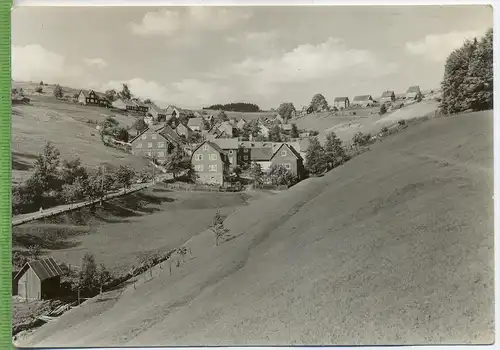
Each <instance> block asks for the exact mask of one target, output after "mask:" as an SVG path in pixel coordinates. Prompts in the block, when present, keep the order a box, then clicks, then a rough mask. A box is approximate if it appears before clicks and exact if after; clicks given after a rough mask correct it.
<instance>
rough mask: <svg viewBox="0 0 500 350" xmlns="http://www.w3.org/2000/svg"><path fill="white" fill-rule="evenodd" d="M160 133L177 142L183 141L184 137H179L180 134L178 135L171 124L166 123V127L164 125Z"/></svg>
mask: <svg viewBox="0 0 500 350" xmlns="http://www.w3.org/2000/svg"><path fill="white" fill-rule="evenodd" d="M158 133H159V134H160V135H161V136H163V137H165V138H166V139H167V140H169V141H170V142H174V143H177V144H181V143H182V139H181V138H180V137H179V135H177V133H176V132H175V131H174V130H173V129H172V128H171V127H170V126H169V125H165V126H164V127H162V128H161V129H160V130H159V132H158Z"/></svg>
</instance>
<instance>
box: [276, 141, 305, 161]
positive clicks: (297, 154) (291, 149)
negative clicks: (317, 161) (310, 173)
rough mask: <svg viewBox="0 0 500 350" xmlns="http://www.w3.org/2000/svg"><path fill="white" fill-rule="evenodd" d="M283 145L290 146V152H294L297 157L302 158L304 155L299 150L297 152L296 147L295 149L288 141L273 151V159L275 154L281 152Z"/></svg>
mask: <svg viewBox="0 0 500 350" xmlns="http://www.w3.org/2000/svg"><path fill="white" fill-rule="evenodd" d="M283 147H286V148H288V149H289V150H290V152H292V154H293V155H294V156H295V158H297V159H302V156H301V155H300V154H299V152H297V151H296V150H295V149H294V148H293V147H292V146H291V145H289V144H286V143H284V144H282V145H281V146H280V147H279V148H278V149H277V150H276V152H274V153H273V155H272V157H271V159H273V158H274V156H275V155H276V154H278V152H279V151H280V150H281V149H282V148H283Z"/></svg>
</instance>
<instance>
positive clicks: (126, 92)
mask: <svg viewBox="0 0 500 350" xmlns="http://www.w3.org/2000/svg"><path fill="white" fill-rule="evenodd" d="M120 97H121V98H123V99H124V100H130V99H131V98H132V93H131V92H130V89H129V88H128V85H127V84H123V88H122V91H121V92H120Z"/></svg>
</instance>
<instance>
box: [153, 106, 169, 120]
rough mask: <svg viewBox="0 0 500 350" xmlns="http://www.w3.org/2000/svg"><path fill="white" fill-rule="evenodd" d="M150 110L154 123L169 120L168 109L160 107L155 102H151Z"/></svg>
mask: <svg viewBox="0 0 500 350" xmlns="http://www.w3.org/2000/svg"><path fill="white" fill-rule="evenodd" d="M148 107H149V110H148V117H149V116H150V117H151V118H152V120H153V123H162V122H166V121H167V111H166V110H164V109H162V108H160V107H158V106H157V105H155V104H150V105H149V106H148Z"/></svg>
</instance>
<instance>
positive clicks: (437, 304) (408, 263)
mask: <svg viewBox="0 0 500 350" xmlns="http://www.w3.org/2000/svg"><path fill="white" fill-rule="evenodd" d="M492 128H493V113H492V112H491V111H488V112H482V113H472V114H461V115H456V116H452V117H443V118H437V119H433V120H430V121H427V122H424V123H420V124H415V125H411V126H410V127H408V128H407V129H406V130H405V131H403V132H400V133H398V134H396V135H393V136H391V137H390V138H388V139H386V140H384V142H381V143H377V144H375V145H373V146H372V149H371V151H369V152H366V153H363V154H362V155H360V156H358V157H356V158H354V159H352V160H351V161H349V162H348V163H346V164H345V165H343V166H341V167H338V168H336V169H334V170H333V171H331V172H329V173H328V174H326V175H325V176H324V177H322V178H313V179H309V180H306V181H303V182H301V183H299V184H298V185H296V186H294V187H293V188H291V189H290V190H289V191H286V192H284V193H280V194H278V195H275V196H272V197H270V198H266V199H263V200H256V201H254V202H253V203H250V204H249V205H248V206H244V207H241V208H240V209H239V210H237V211H236V212H235V213H233V214H231V215H230V216H229V217H228V218H227V219H226V221H225V225H226V227H227V228H228V229H230V232H229V235H230V236H231V237H232V239H231V240H228V241H226V242H224V243H222V244H221V245H220V246H219V247H215V246H214V242H213V236H212V235H211V233H210V232H209V231H204V232H202V233H200V234H199V235H197V236H195V237H193V238H191V239H190V240H189V241H188V242H187V243H186V245H187V246H189V247H190V248H191V249H192V251H193V255H194V258H193V259H191V260H189V261H187V262H186V263H185V264H184V265H182V266H181V267H179V268H176V269H175V271H174V272H173V273H172V275H169V273H168V272H167V271H165V270H160V269H155V270H154V271H153V276H154V277H153V278H152V279H148V280H144V279H141V280H140V281H138V282H137V284H136V286H135V288H133V287H132V286H128V287H125V289H123V290H120V291H113V292H109V293H107V294H106V295H104V296H103V297H101V298H96V299H95V300H90V301H88V302H87V303H85V304H83V305H82V306H81V307H79V308H77V309H74V310H72V311H70V312H68V313H66V314H64V315H63V316H62V317H60V318H59V319H57V320H55V321H53V322H51V323H48V324H46V325H44V326H42V327H41V328H40V329H39V330H37V331H35V332H34V333H33V334H31V335H29V336H26V337H21V338H20V340H19V341H18V345H22V346H44V347H56V346H61V347H62V346H64V347H71V346H119V345H129V346H137V345H142V346H145V345H151V346H155V345H156V346H158V345H165V344H168V345H170V346H174V345H191V346H193V345H236V344H238V345H242V344H247V345H257V344H258V345H267V344H283V345H286V344H288V345H289V344H295V345H299V344H339V345H340V344H375V345H382V344H384V345H389V344H450V343H453V344H463V343H467V344H473V343H475V344H481V343H483V344H486V343H491V342H493V341H494V289H493V265H494V261H493V202H492V199H491V194H492V191H493V166H492V162H493V148H492V146H493V133H492ZM165 213H166V212H162V213H161V214H159V215H165ZM193 217H196V218H198V216H193ZM165 227H167V226H165ZM141 232H142V230H141Z"/></svg>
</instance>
